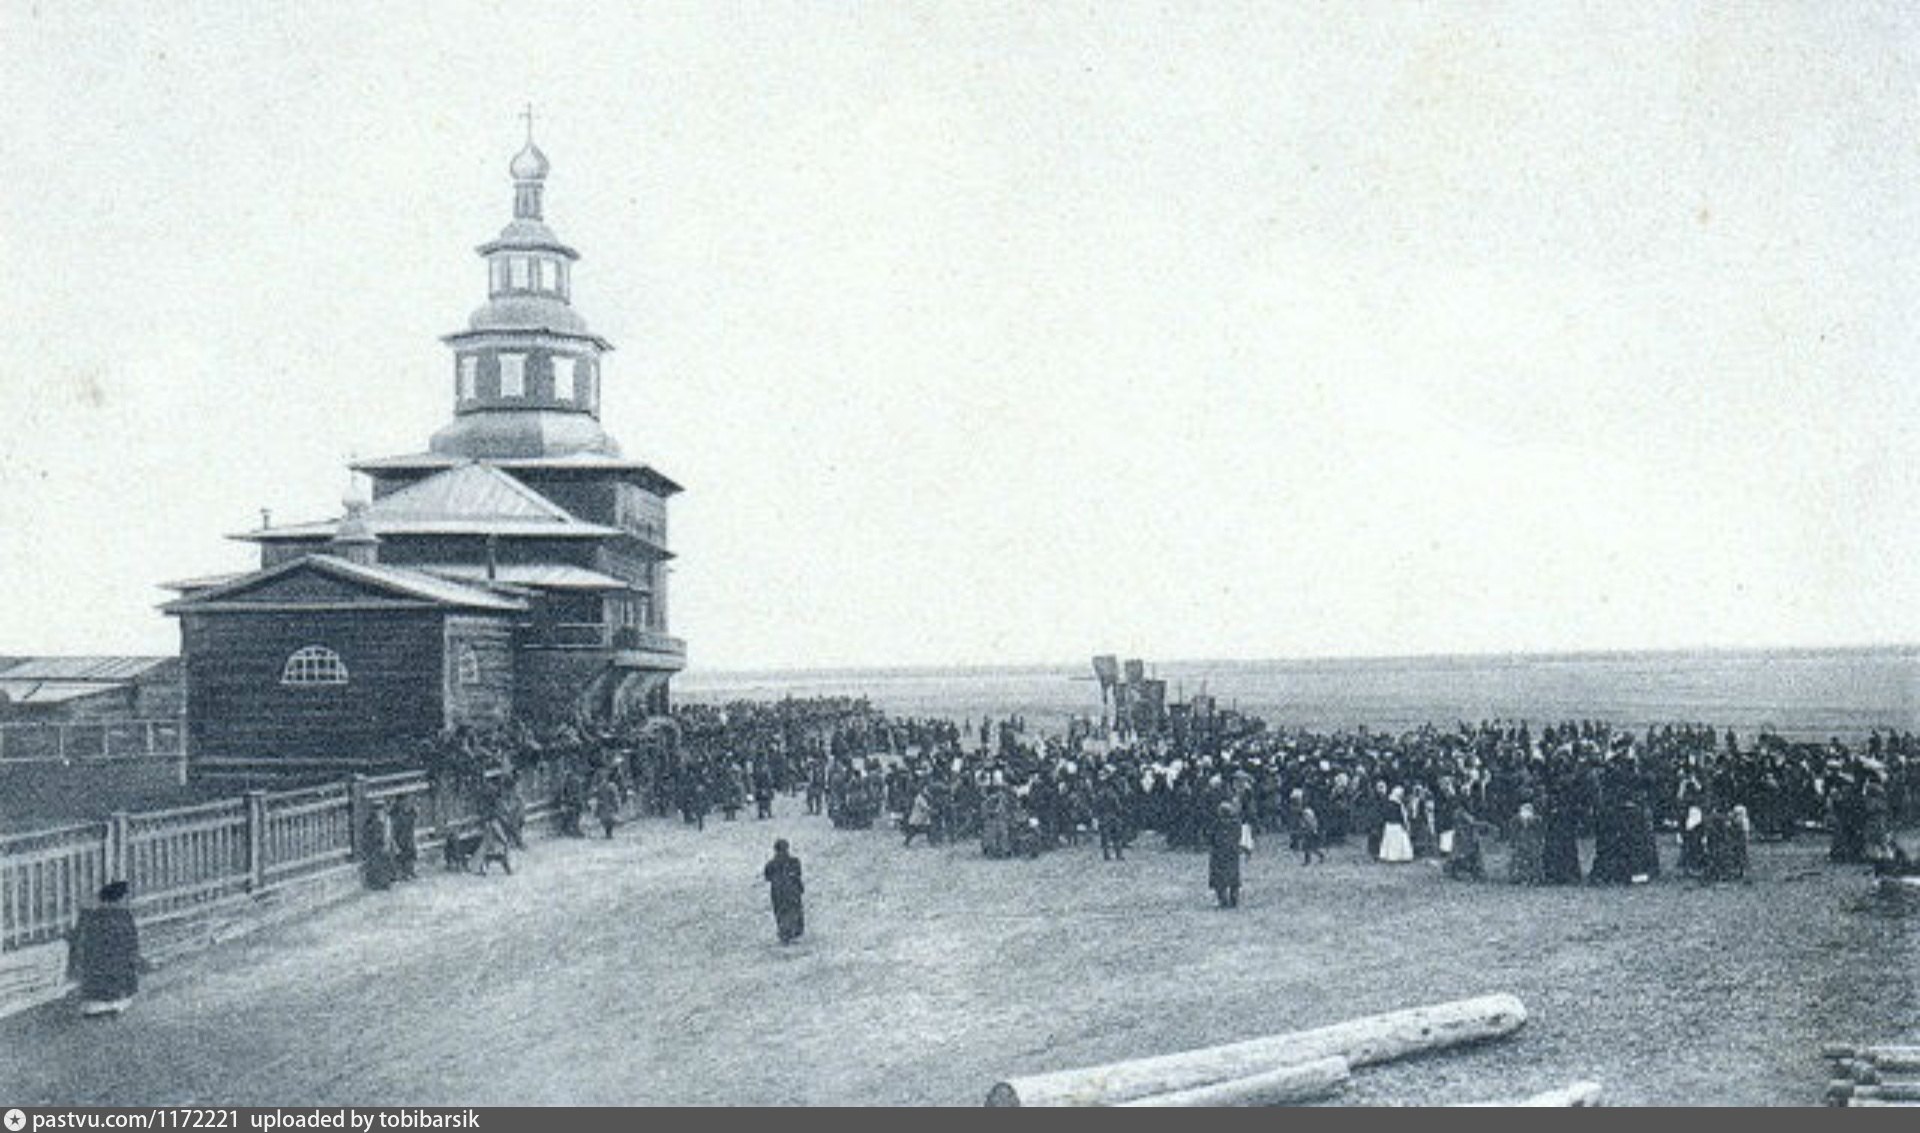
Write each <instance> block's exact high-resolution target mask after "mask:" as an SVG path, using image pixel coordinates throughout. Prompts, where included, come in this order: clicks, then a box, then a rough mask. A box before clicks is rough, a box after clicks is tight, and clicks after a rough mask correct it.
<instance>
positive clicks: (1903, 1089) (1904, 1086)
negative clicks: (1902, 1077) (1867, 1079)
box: [1850, 1082, 1920, 1102]
mask: <svg viewBox="0 0 1920 1133" xmlns="http://www.w3.org/2000/svg"><path fill="white" fill-rule="evenodd" d="M1850 1096H1851V1097H1852V1098H1853V1099H1854V1100H1856V1101H1857V1100H1859V1099H1861V1098H1878V1099H1879V1100H1881V1101H1883V1102H1920V1082H1882V1083H1880V1084H1879V1085H1877V1086H1855V1087H1854V1088H1853V1093H1852V1094H1851V1095H1850Z"/></svg>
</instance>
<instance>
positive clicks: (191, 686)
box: [165, 554, 527, 772]
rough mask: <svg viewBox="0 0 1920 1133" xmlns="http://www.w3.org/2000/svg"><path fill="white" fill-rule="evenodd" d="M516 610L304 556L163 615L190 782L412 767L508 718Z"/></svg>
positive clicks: (507, 601) (410, 578)
mask: <svg viewBox="0 0 1920 1133" xmlns="http://www.w3.org/2000/svg"><path fill="white" fill-rule="evenodd" d="M526 608H527V604H526V602H525V601H524V600H523V599H520V598H516V597H512V596H510V595H508V594H503V593H501V592H499V591H497V590H490V589H486V588H484V587H478V586H469V585H465V584H462V583H458V582H452V581H449V580H447V579H443V578H438V577H436V576H433V575H430V574H425V573H423V572H420V571H415V570H409V569H406V568H403V567H392V566H386V565H383V564H379V563H374V562H355V561H352V560H351V559H348V558H344V557H340V556H338V555H334V554H315V555H307V556H305V557H302V558H299V559H292V560H289V561H287V562H283V563H281V564H279V565H278V566H273V567H268V568H266V569H264V570H260V571H256V572H254V573H252V574H248V575H243V576H241V577H239V578H236V579H233V580H230V581H227V582H224V583H221V584H219V585H217V586H211V587H207V588H204V589H200V590H196V591H194V592H192V593H189V594H187V595H186V596H185V597H182V598H181V599H179V600H178V601H175V602H171V603H168V604H167V606H166V607H165V609H166V611H167V613H169V614H172V615H173V616H175V617H177V618H179V619H180V632H181V646H182V652H183V654H184V655H185V658H186V688H187V726H188V742H189V746H190V749H191V751H192V753H193V765H194V768H195V770H196V771H197V772H198V771H222V770H246V771H260V770H263V769H270V770H277V771H288V772H293V771H313V770H323V769H324V770H337V769H340V768H343V767H351V766H367V765H378V764H398V763H403V762H406V761H407V759H408V758H409V756H410V755H411V754H412V752H411V745H413V744H415V743H417V742H418V741H419V740H420V739H421V738H423V737H426V736H431V735H435V734H437V733H439V732H440V731H442V730H443V729H446V728H449V727H454V726H457V725H461V724H473V725H489V724H497V723H500V722H502V721H504V720H506V719H507V718H508V717H509V715H510V714H511V713H512V711H513V683H514V665H513V636H514V623H515V620H516V619H517V618H518V617H519V616H520V615H521V614H522V613H524V612H525V610H526Z"/></svg>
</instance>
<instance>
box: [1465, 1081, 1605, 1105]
mask: <svg viewBox="0 0 1920 1133" xmlns="http://www.w3.org/2000/svg"><path fill="white" fill-rule="evenodd" d="M1601 1104H1602V1102H1601V1100H1600V1083H1598V1082H1575V1083H1574V1084H1573V1085H1571V1086H1563V1087H1561V1088H1560V1089H1558V1090H1547V1091H1545V1092H1543V1093H1538V1094H1534V1095H1533V1096H1532V1097H1526V1098H1521V1099H1520V1100H1519V1101H1504V1102H1460V1103H1457V1104H1455V1105H1454V1106H1452V1107H1450V1108H1453V1109H1516V1108H1517V1109H1542V1108H1553V1109H1566V1108H1568V1107H1574V1108H1592V1107H1596V1106H1599V1105H1601Z"/></svg>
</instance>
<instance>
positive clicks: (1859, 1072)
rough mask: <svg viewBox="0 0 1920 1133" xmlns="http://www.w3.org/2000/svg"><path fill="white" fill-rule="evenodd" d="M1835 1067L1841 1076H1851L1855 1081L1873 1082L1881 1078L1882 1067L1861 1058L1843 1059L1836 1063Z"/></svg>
mask: <svg viewBox="0 0 1920 1133" xmlns="http://www.w3.org/2000/svg"><path fill="white" fill-rule="evenodd" d="M1834 1069H1835V1070H1836V1071H1837V1072H1838V1073H1839V1075H1840V1077H1842V1078H1850V1079H1852V1080H1853V1081H1855V1082H1866V1083H1869V1084H1871V1083H1874V1082H1878V1081H1879V1080H1880V1068H1879V1067H1878V1066H1875V1065H1874V1064H1873V1063H1871V1062H1868V1061H1866V1060H1865V1059H1861V1058H1847V1059H1842V1060H1841V1061H1840V1062H1838V1063H1836V1064H1835V1065H1834Z"/></svg>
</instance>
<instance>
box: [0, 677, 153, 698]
mask: <svg viewBox="0 0 1920 1133" xmlns="http://www.w3.org/2000/svg"><path fill="white" fill-rule="evenodd" d="M126 687H127V686H126V684H125V683H124V682H120V681H61V682H52V683H49V682H45V681H10V680H6V679H5V678H0V700H4V701H5V702H7V703H8V704H65V703H66V702H67V701H69V700H80V699H82V698H85V697H89V696H99V695H100V694H101V693H107V692H118V691H121V690H123V689H125V688H126Z"/></svg>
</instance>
